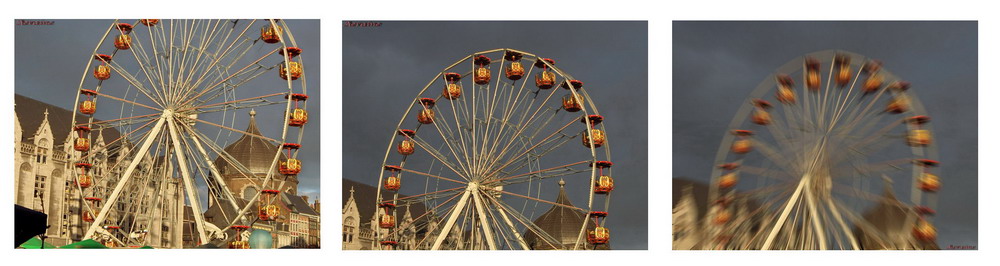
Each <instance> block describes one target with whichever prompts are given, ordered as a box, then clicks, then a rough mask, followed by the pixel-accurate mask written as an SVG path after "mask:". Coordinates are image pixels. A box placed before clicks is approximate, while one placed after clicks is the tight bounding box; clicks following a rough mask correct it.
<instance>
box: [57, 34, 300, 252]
mask: <svg viewBox="0 0 1000 266" xmlns="http://www.w3.org/2000/svg"><path fill="white" fill-rule="evenodd" d="M144 21H145V20H140V21H137V22H136V23H135V24H138V23H140V22H142V23H143V24H145V22H144ZM168 21H170V22H171V23H172V22H173V20H168ZM191 21H192V23H194V22H196V21H198V20H191ZM201 21H210V20H201ZM223 21H225V23H230V22H232V23H233V26H235V25H236V24H237V23H239V20H216V26H218V25H219V24H221V23H222V22H223ZM267 21H268V22H269V24H270V25H271V26H272V27H277V23H276V22H275V20H267ZM183 22H185V23H186V22H187V20H183ZM255 22H256V20H252V21H251V22H249V23H247V27H246V29H244V30H243V32H241V33H240V34H238V35H236V36H235V38H234V39H233V40H232V43H233V44H235V43H236V41H237V40H240V39H243V38H247V36H246V35H244V33H246V32H247V30H248V29H249V28H251V27H252V26H254V25H257V23H255ZM279 22H280V23H281V26H282V28H283V29H284V30H283V31H281V36H280V43H281V48H280V49H282V50H281V51H286V50H288V49H289V47H290V46H288V44H286V41H285V38H286V37H287V38H288V40H290V41H291V43H292V45H293V46H292V47H297V45H296V44H295V40H294V37H293V35H292V33H291V30H290V28H289V27H288V26H287V25H286V24H285V23H284V21H283V20H279ZM123 24H126V23H119V20H114V22H113V23H112V24H111V25H110V26H109V28H108V30H107V31H106V32H105V34H104V35H103V36H102V37H101V39H100V41H99V42H98V44H97V46H96V47H95V49H94V52H93V53H92V54H91V55H90V56H89V57H93V56H94V55H99V54H98V53H97V51H98V50H100V49H101V47H102V46H103V45H104V41H105V40H107V39H108V37H109V36H111V35H110V34H111V33H112V32H113V31H114V30H115V29H116V27H118V29H119V30H121V28H120V27H121V25H123ZM130 25H131V24H130ZM147 26H148V27H154V26H155V23H154V24H153V25H147ZM161 27H163V25H161ZM234 28H235V27H234ZM171 30H173V28H171ZM192 30H193V27H192ZM205 30H206V32H207V31H208V28H207V26H206V28H205ZM213 30H214V29H213ZM149 32H150V33H149V34H150V36H151V38H152V30H151V31H149ZM131 33H132V29H131V28H130V29H129V30H128V33H125V32H122V34H123V35H131ZM232 33H233V31H230V32H229V33H228V34H232ZM228 37H229V35H227V37H226V40H224V41H228ZM130 41H131V40H130ZM150 42H151V44H153V49H154V50H155V49H156V47H155V45H156V44H155V43H154V41H153V40H152V39H151V40H150ZM136 44H137V46H138V44H140V43H136ZM203 44H204V43H203ZM169 45H170V46H169V47H174V43H173V41H170V44H169ZM221 45H222V44H221V43H220V49H221ZM115 46H116V47H113V48H114V52H112V55H111V56H106V57H105V56H102V57H100V58H99V59H100V60H102V62H103V63H105V64H108V63H109V61H112V62H113V60H111V58H112V57H113V55H114V54H117V52H118V51H120V50H123V49H119V48H118V47H117V44H116V45H115ZM254 46H256V41H254V42H253V43H251V44H250V45H249V46H248V47H247V48H248V49H249V48H250V47H254ZM165 47H166V46H165ZM230 48H232V46H230ZM125 49H128V48H125ZM133 50H134V49H133ZM275 50H276V51H277V49H275ZM132 53H133V55H135V52H134V51H133V52H132ZM204 53H205V52H200V53H199V56H200V55H202V54H204ZM272 53H274V52H273V51H272ZM185 55H186V54H185ZM268 55H270V54H268ZM136 56H138V55H136ZM209 56H212V55H209ZM265 56H267V55H265ZM154 57H156V59H157V60H159V58H158V57H159V55H154ZM239 57H240V58H241V57H242V56H239ZM294 57H296V56H294V55H293V56H290V57H289V56H284V54H283V53H282V60H281V61H282V62H283V63H282V64H283V65H284V66H285V67H286V68H290V67H289V64H290V63H289V62H290V61H291V59H292V58H294ZM219 59H222V58H221V57H219V58H218V59H217V60H216V62H218V60H219ZM261 59H263V57H262V58H261ZM147 60H148V58H147ZM238 60H239V58H237V59H233V62H234V63H235V62H236V61H238ZM136 61H137V62H138V64H139V65H140V66H139V67H140V68H143V67H142V62H141V61H140V60H139V58H138V57H136ZM259 61H260V59H259V60H258V61H256V62H259ZM296 61H298V62H299V64H300V65H301V64H304V60H303V59H302V57H298V60H296ZM93 64H94V60H88V63H87V66H86V67H85V69H84V73H83V76H82V77H81V81H80V84H79V86H78V91H82V90H84V86H85V84H87V80H88V76H89V74H90V71H91V69H92V66H93ZM251 64H253V63H251ZM213 66H214V63H213ZM248 67H249V66H248ZM209 68H211V66H209ZM112 69H113V68H112ZM216 69H218V68H216ZM143 70H145V69H143ZM266 70H270V69H265V71H264V72H261V73H260V74H263V73H265V72H270V71H266ZM210 71H212V70H209V71H206V72H205V75H207V74H208V73H209V72H210ZM115 72H116V73H124V72H120V71H115ZM238 72H239V71H238ZM125 74H127V73H124V74H121V75H122V76H123V78H124V75H125ZM260 74H257V75H255V76H252V77H250V78H249V79H247V80H245V81H244V82H248V81H250V80H253V79H255V78H256V77H257V76H258V75H260ZM233 76H235V74H234V75H233ZM203 77H204V76H203ZM299 77H300V78H299V79H301V81H300V82H301V86H300V88H301V91H302V94H303V95H304V94H305V93H307V90H306V88H307V87H306V80H305V71H302V73H301V74H300V76H299ZM147 78H148V76H147ZM230 78H231V77H230ZM125 79H126V81H128V82H130V83H131V82H132V81H130V80H127V79H128V78H125ZM226 79H229V78H226ZM286 80H287V83H286V84H287V92H282V93H277V94H272V95H268V96H280V95H291V94H294V92H295V89H296V87H294V86H293V85H292V84H293V82H292V80H293V79H286ZM103 81H104V80H103V79H98V81H97V89H96V90H93V92H95V93H94V94H95V96H96V94H99V93H98V92H99V91H100V88H101V84H102V83H103ZM152 82H153V81H152V80H150V85H152V86H153V87H156V85H155V84H153V83H152ZM161 82H162V80H161ZM240 85H242V84H239V85H236V86H240ZM130 87H131V85H130ZM234 88H235V87H234ZM209 89H212V88H208V89H205V92H207V91H208V90H209ZM224 93H225V92H224V91H223V92H221V93H220V94H224ZM201 95H202V94H199V95H198V96H199V97H200V96H201ZM105 96H107V95H105ZM80 97H81V93H77V95H76V98H75V99H74V105H73V112H74V115H73V118H72V120H71V122H72V124H73V126H77V117H76V116H77V115H81V116H84V117H86V120H87V122H86V124H87V125H90V124H94V120H95V116H94V115H93V114H78V113H76V112H77V109H78V108H79V104H80V100H81V99H80ZM108 97H113V96H108ZM146 97H149V100H151V101H153V102H154V103H156V104H160V105H161V106H162V105H164V103H163V102H160V101H158V99H157V98H154V97H153V96H150V95H148V94H147V95H146ZM199 97H192V98H190V99H189V100H187V101H185V103H188V102H190V101H193V100H195V99H198V98H199ZM264 97H267V96H264ZM258 98H263V97H258ZM119 100H120V101H122V102H123V103H122V107H123V108H124V106H125V104H126V103H131V104H132V106H142V105H141V104H138V103H136V102H131V101H127V100H124V99H119ZM160 100H163V99H162V98H161V99H160ZM94 101H95V102H96V98H95V99H94ZM292 101H293V100H291V99H288V97H286V100H284V102H285V103H286V106H285V112H286V113H290V112H291V102H292ZM205 102H208V101H205ZM306 105H307V102H306V101H304V100H303V101H302V104H301V108H300V109H303V110H305V109H306ZM143 107H149V106H143ZM191 108H198V107H197V105H195V106H192V107H191ZM296 108H299V105H298V104H296ZM150 109H154V110H155V111H164V112H170V110H157V108H150ZM237 109H241V108H234V109H233V110H234V111H235V110H237ZM226 110H227V109H225V108H224V109H222V111H223V112H226ZM197 113H204V112H197ZM164 114H166V113H164ZM233 114H234V115H235V113H233ZM155 115H157V113H152V114H148V115H143V116H140V117H136V118H144V117H146V118H148V117H152V116H155ZM222 117H223V118H225V117H226V115H225V114H223V115H222ZM169 118H172V116H171V117H169ZM124 119H125V118H121V119H113V120H124ZM132 119H134V118H132V117H129V120H132ZM165 119H167V117H165V115H164V117H161V118H149V119H147V120H148V121H146V120H143V121H142V122H147V123H146V124H145V125H143V126H141V127H139V128H136V129H135V130H132V131H131V132H129V133H125V134H121V137H120V138H119V139H116V140H115V141H112V142H111V143H109V144H108V145H106V146H104V147H102V148H105V149H107V148H109V147H111V146H112V145H113V144H114V142H117V141H120V140H127V139H128V138H126V137H127V136H128V135H131V134H132V133H136V131H139V130H142V129H143V128H145V127H148V126H149V125H150V124H152V123H153V122H155V121H161V122H158V123H157V124H162V121H163V120H165ZM192 119H193V120H197V121H199V122H204V123H203V124H211V125H215V126H216V127H219V128H223V129H228V128H227V127H225V126H222V125H218V124H214V123H211V122H208V121H202V120H199V119H197V118H192ZM289 119H290V118H289V116H288V115H285V116H284V121H283V122H284V123H283V124H282V127H283V129H282V137H281V140H280V141H278V142H279V143H283V142H285V141H286V139H287V137H286V134H287V133H288V130H289V127H291V126H290V125H289V123H288V121H289ZM223 121H225V120H223ZM102 122H103V120H102ZM234 122H235V121H234ZM133 124H134V123H133ZM175 124H176V126H175ZM129 125H131V124H129ZM120 126H121V125H118V126H105V128H107V127H112V128H115V129H118V128H120ZM157 126H159V125H157ZM170 126H171V128H172V129H173V128H175V127H176V128H178V130H171V133H174V134H176V133H181V132H180V131H184V130H190V131H191V135H190V136H186V137H187V138H190V140H191V141H194V142H198V139H199V137H204V140H205V142H211V139H209V138H208V137H207V136H204V134H200V133H198V131H200V130H197V129H195V128H194V127H193V126H192V125H188V123H186V122H184V123H182V122H171V123H170ZM182 126H183V128H181V127H182ZM154 128H155V127H154ZM298 128H299V129H297V130H298V131H299V132H298V135H297V136H296V137H294V138H295V139H297V143H302V140H303V135H304V131H305V125H304V124H303V125H300V126H298ZM219 130H220V132H221V131H222V129H219ZM152 131H154V130H152V129H151V130H149V131H146V133H145V134H144V135H143V136H140V137H139V138H138V139H139V140H142V139H147V140H146V142H150V143H151V141H152V140H153V138H155V136H150V135H149V134H150V133H152ZM237 131H239V130H237ZM121 132H124V131H121ZM185 132H186V131H185ZM240 132H242V131H240ZM160 133H162V132H160ZM244 133H246V132H244ZM158 134H159V133H158ZM199 135H200V136H199ZM87 137H88V139H90V138H91V135H88V136H87ZM259 137H263V136H259ZM264 138H266V137H264ZM267 139H270V138H267ZM184 141H185V142H187V139H185V140H184ZM275 141H277V140H275V139H271V142H275ZM173 142H174V143H179V142H177V141H173ZM212 144H214V143H212ZM159 145H160V144H158V146H159ZM216 146H217V145H216ZM210 147H211V146H210ZM198 148H199V149H201V153H202V155H205V150H204V148H203V147H202V145H198ZM190 149H191V147H190V145H189V154H186V155H184V156H193V157H197V156H198V155H196V153H195V152H193V151H190ZM213 151H214V152H216V153H217V154H219V155H220V156H219V158H223V157H226V156H224V155H225V154H227V153H228V152H226V151H225V150H224V149H215V150H213ZM101 152H105V151H104V150H102V151H101ZM84 153H85V155H83V156H81V158H80V159H79V160H80V161H81V162H82V161H83V160H84V159H86V157H87V156H90V155H91V154H93V153H96V152H95V151H92V150H91V151H89V152H84ZM157 153H158V152H157ZM297 154H298V151H297V150H296V152H295V155H297ZM137 155H138V154H137ZM281 155H282V149H280V148H279V149H276V152H275V159H273V160H272V164H271V166H270V170H269V171H268V176H267V178H266V179H265V181H264V182H263V183H261V184H262V185H266V184H268V181H270V178H271V177H272V176H274V175H275V173H274V172H275V167H276V165H277V164H278V162H279V160H280V158H281ZM126 156H131V153H129V154H126ZM206 156H207V155H206ZM144 157H145V156H144ZM178 157H182V156H178ZM229 157H232V155H229ZM296 157H297V156H296ZM122 161H124V160H119V163H121V162H122ZM154 161H156V160H154ZM206 161H207V162H206V164H208V165H212V162H211V161H212V160H211V159H210V157H206ZM166 163H170V162H166ZM226 163H227V164H233V163H236V164H240V163H239V162H234V161H226ZM182 167H184V166H182ZM211 168H213V169H212V170H217V169H215V168H216V167H214V166H213V167H211ZM237 168H240V167H237ZM242 168H246V167H242ZM198 170H199V172H201V171H202V170H201V169H200V167H199V169H198ZM191 173H192V174H194V172H191ZM243 174H244V175H246V174H247V173H243ZM199 177H201V178H202V180H204V181H205V182H210V181H209V179H208V178H207V177H205V176H204V174H203V172H202V174H201V175H199ZM130 178H131V175H129V176H127V177H125V176H119V180H120V181H119V182H127V179H130ZM104 180H108V178H104ZM284 183H285V180H282V181H281V182H280V184H279V187H280V186H284ZM251 185H253V184H251ZM209 190H211V189H209ZM75 191H77V192H78V193H80V195H84V188H82V187H80V185H79V184H78V183H77V184H76V189H75ZM257 191H258V192H257V193H256V194H257V195H256V196H255V197H254V201H249V204H247V206H246V207H245V208H243V209H242V211H241V212H240V213H242V214H241V215H238V216H239V217H237V218H236V219H234V220H233V222H229V223H227V224H228V225H227V226H226V227H225V228H224V229H222V231H225V230H227V229H228V228H230V227H231V226H233V225H234V224H236V223H237V221H238V220H239V219H240V217H245V216H246V215H249V214H247V211H248V210H249V207H250V206H252V205H253V203H254V202H255V200H256V198H257V197H259V195H260V193H261V191H262V189H257ZM208 193H211V191H208ZM199 194H200V193H197V191H195V194H193V195H195V197H185V198H188V199H189V200H191V198H196V197H200V195H199ZM222 194H225V195H228V197H229V198H230V200H229V201H230V202H231V203H232V204H236V203H235V201H233V200H232V198H233V196H232V194H231V193H229V191H223V193H222ZM113 195H114V194H113ZM81 197H82V196H81ZM181 200H183V199H181ZM81 205H83V206H85V207H83V209H85V211H86V212H87V213H94V209H93V208H92V207H91V206H90V205H89V204H81ZM110 205H111V204H105V205H104V206H101V208H100V209H103V210H102V211H101V213H102V214H99V215H98V217H102V216H103V214H104V213H106V212H107V210H108V209H110V208H111V207H110ZM199 208H200V207H199ZM236 209H237V210H239V209H240V208H238V207H236ZM199 214H200V213H199ZM196 216H197V215H196ZM99 220H102V221H103V219H99ZM254 222H256V221H254ZM98 226H99V224H98V223H97V222H92V225H91V226H90V227H91V229H90V230H88V233H87V234H86V235H85V236H84V238H89V237H91V235H92V234H93V233H94V231H95V230H94V228H96V227H98ZM199 229H200V228H199ZM112 237H114V236H113V235H112ZM201 239H205V236H204V235H202V237H201ZM115 240H116V241H118V242H119V243H122V241H121V240H118V239H117V238H115ZM206 241H211V238H210V239H206Z"/></svg>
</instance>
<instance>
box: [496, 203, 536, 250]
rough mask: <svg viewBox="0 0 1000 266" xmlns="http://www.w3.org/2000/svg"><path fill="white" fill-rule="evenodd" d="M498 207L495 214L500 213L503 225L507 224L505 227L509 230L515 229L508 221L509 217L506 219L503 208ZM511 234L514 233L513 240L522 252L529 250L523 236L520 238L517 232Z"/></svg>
mask: <svg viewBox="0 0 1000 266" xmlns="http://www.w3.org/2000/svg"><path fill="white" fill-rule="evenodd" d="M498 207H499V208H497V212H498V213H500V217H501V218H503V221H504V222H505V223H507V226H508V227H510V228H517V227H515V226H514V223H513V222H511V221H510V217H507V212H505V211H504V209H503V207H500V206H498ZM511 232H513V233H514V238H515V239H516V240H517V244H518V245H521V248H523V249H524V250H530V249H531V247H530V246H528V243H527V242H525V241H524V236H522V235H521V233H519V232H517V230H514V231H511Z"/></svg>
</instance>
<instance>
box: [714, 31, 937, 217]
mask: <svg viewBox="0 0 1000 266" xmlns="http://www.w3.org/2000/svg"><path fill="white" fill-rule="evenodd" d="M836 56H846V57H848V59H849V60H850V59H853V60H851V61H853V62H850V63H849V64H850V66H851V67H859V69H858V73H857V75H856V76H853V78H851V79H850V80H851V82H855V83H856V82H858V80H859V79H860V75H861V72H862V70H863V69H861V67H860V66H861V65H863V63H862V64H855V63H858V62H869V61H871V60H873V59H871V58H869V57H866V56H864V55H861V54H857V53H853V52H848V51H844V50H836V49H833V50H824V51H818V52H812V53H808V54H806V55H803V56H800V57H796V58H794V59H792V60H790V61H788V62H787V63H785V64H784V65H782V66H781V67H779V68H777V69H776V70H775V71H774V72H772V73H771V74H769V75H767V77H765V78H764V80H763V81H761V82H760V83H759V84H758V85H757V87H755V88H754V89H753V91H752V92H751V93H750V94H749V95H748V97H747V99H748V100H747V101H743V103H741V104H740V105H739V108H738V110H737V111H736V113H735V115H734V117H733V119H732V120H731V122H730V124H729V125H728V126H727V133H725V134H724V135H723V138H722V141H721V142H720V144H719V148H718V150H717V152H716V157H715V160H714V163H713V170H712V172H711V175H710V184H711V185H709V197H708V199H709V204H710V208H714V207H712V205H711V201H712V200H716V199H720V200H721V197H723V196H722V195H721V190H722V189H721V188H719V187H718V186H715V184H717V182H719V179H720V178H721V177H722V176H723V173H724V171H723V170H722V168H720V167H716V166H723V165H725V164H727V163H736V164H741V163H742V160H743V159H742V157H737V159H738V160H736V161H731V160H728V158H730V155H731V154H732V153H730V151H729V149H730V147H731V146H732V145H733V143H734V142H735V141H736V140H737V137H736V136H735V135H733V134H731V133H728V132H732V131H734V130H739V129H742V128H743V127H742V126H744V125H746V124H749V121H750V113H751V111H754V108H755V107H754V104H755V103H754V101H751V100H753V99H765V98H769V97H768V94H767V93H769V92H771V91H774V90H775V87H776V86H777V83H778V81H777V79H778V78H780V76H781V75H784V74H793V73H798V72H801V73H802V75H803V80H804V79H805V77H804V75H805V74H806V72H805V67H806V66H805V65H804V63H803V62H804V61H805V60H806V59H808V58H817V59H820V65H821V66H823V65H826V64H828V63H829V64H830V67H831V69H830V73H829V74H830V75H831V76H830V77H825V82H826V83H827V85H826V87H821V90H823V91H824V92H829V91H830V90H838V89H837V88H835V87H832V86H830V82H831V81H832V75H833V64H834V61H835V60H836V59H837V58H836ZM831 57H834V58H832V59H831ZM858 59H860V60H858ZM820 73H822V72H820ZM878 74H879V75H881V76H882V77H883V79H882V80H883V82H885V81H889V82H885V83H883V84H882V85H881V86H882V88H880V89H879V93H880V94H881V93H882V92H884V91H886V90H888V89H887V88H885V87H888V86H891V84H889V83H891V82H902V81H903V79H901V78H899V77H898V76H896V75H894V74H893V73H892V72H889V71H888V70H886V69H884V68H881V69H880V70H878ZM887 84H889V85H887ZM855 85H856V84H853V83H852V84H851V85H850V86H851V89H854V87H855ZM799 86H801V92H802V94H803V95H805V94H808V93H814V92H808V91H806V85H805V84H801V85H799V84H796V86H793V89H794V90H795V91H796V93H798V92H799V91H800V90H799V88H795V87H799ZM844 90H846V89H844ZM860 93H861V92H860V91H859V92H858V94H860ZM892 93H899V94H902V95H904V96H905V97H906V98H907V100H908V101H909V103H910V109H909V110H908V111H906V112H905V113H904V114H903V116H904V117H910V116H913V115H917V116H921V115H924V116H925V115H926V114H927V112H926V110H925V109H924V107H923V104H922V102H921V101H920V99H919V98H918V97H916V95H915V93H913V91H911V90H903V91H900V92H895V91H894V92H892ZM817 97H818V96H817ZM838 97H839V96H838ZM849 98H850V94H848V96H847V99H849ZM793 104H794V105H797V106H799V107H801V106H802V105H803V103H800V102H795V103H793ZM871 104H874V100H873V101H872V103H871ZM845 106H846V105H845ZM802 108H809V107H808V106H806V107H802ZM783 109H784V110H786V111H787V110H788V109H786V108H784V107H783ZM859 119H860V118H859ZM922 128H924V129H926V130H928V131H932V127H931V126H930V125H927V126H922ZM910 129H912V126H911V125H910V124H908V123H907V124H906V130H907V131H909V130H910ZM768 130H771V128H770V127H768ZM762 134H763V133H762ZM772 134H773V133H772ZM775 138H776V136H775ZM757 143H759V141H754V144H757ZM755 146H756V145H755ZM918 149H919V150H920V151H919V152H918ZM755 153H757V152H755ZM908 155H909V156H912V157H914V158H928V159H931V160H935V159H937V145H936V144H932V145H926V146H919V147H918V146H912V148H911V151H910V152H909V154H908ZM904 159H905V158H904ZM911 160H913V159H911ZM912 169H914V171H913V173H912V174H911V181H912V182H914V183H913V184H916V179H917V178H918V173H919V172H918V170H917V167H915V166H913V168H912ZM778 171H780V170H778ZM883 176H884V174H883ZM758 179H759V177H758ZM733 191H735V189H734V190H732V191H730V193H733ZM910 191H911V196H912V198H911V199H910V201H911V202H910V203H909V205H908V206H910V207H924V206H927V205H933V206H936V194H935V193H928V192H923V191H920V190H919V189H917V188H916V186H915V185H912V186H911V190H910ZM921 195H928V198H927V199H923V200H922V199H921ZM726 197H730V196H726ZM779 198H783V197H779ZM779 202H780V200H779ZM925 203H927V205H925ZM761 208H763V207H761ZM837 209H838V207H834V208H832V210H834V211H835V210H837ZM855 216H856V214H855ZM852 219H857V217H855V218H852ZM920 219H924V218H920ZM911 220H912V219H910V220H908V221H907V223H908V224H909V223H910V222H912V221H911ZM744 221H746V220H744ZM729 223H733V222H732V221H730V222H729ZM852 223H853V224H855V226H861V225H857V223H855V222H852ZM774 230H777V229H774ZM866 231H867V229H866Z"/></svg>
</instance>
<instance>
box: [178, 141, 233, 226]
mask: <svg viewBox="0 0 1000 266" xmlns="http://www.w3.org/2000/svg"><path fill="white" fill-rule="evenodd" d="M180 125H181V126H182V127H183V128H184V131H186V132H190V134H188V138H190V139H191V142H193V143H194V145H193V146H194V147H195V148H197V150H198V152H199V154H200V155H201V159H202V160H203V163H204V164H205V168H207V169H208V170H209V171H210V172H211V174H210V175H205V174H204V173H202V176H203V177H205V176H208V177H211V178H212V179H211V180H212V181H215V184H216V185H218V189H216V190H217V191H216V193H217V194H216V195H222V196H223V198H224V199H226V200H227V201H229V203H230V206H231V207H232V208H233V210H239V209H240V207H239V206H238V205H237V202H236V197H235V196H233V193H232V190H230V189H229V186H228V185H227V184H226V181H225V179H223V178H222V174H221V173H219V170H218V169H219V168H218V166H217V165H215V163H214V162H212V160H211V157H209V155H208V152H206V151H205V147H203V146H202V144H201V141H200V140H199V138H202V137H203V135H201V134H198V132H197V130H196V129H195V128H194V127H192V126H190V125H188V124H183V123H182V124H180ZM205 142H211V141H209V140H207V139H206V140H205ZM190 146H191V145H189V147H190ZM188 150H189V151H190V150H191V149H188ZM192 157H195V156H192ZM208 180H209V179H208V178H205V181H206V183H209V182H208ZM208 187H209V188H210V189H211V188H213V186H211V184H210V183H209V185H208ZM210 194H211V193H210ZM237 215H240V214H237ZM224 220H227V221H228V220H229V219H228V218H224ZM244 222H246V219H245V220H244Z"/></svg>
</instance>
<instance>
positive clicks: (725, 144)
mask: <svg viewBox="0 0 1000 266" xmlns="http://www.w3.org/2000/svg"><path fill="white" fill-rule="evenodd" d="M775 73H776V74H774V75H771V76H769V77H768V78H766V79H765V80H764V81H763V82H761V83H760V84H759V85H758V86H757V88H756V89H755V90H754V91H753V92H752V93H751V96H750V97H749V98H748V99H747V100H746V101H745V102H744V103H742V104H741V106H740V108H739V111H737V113H736V116H735V117H734V118H733V120H732V122H731V123H730V125H729V130H728V132H727V133H726V135H725V136H724V137H723V140H722V143H721V145H720V147H719V150H718V153H717V155H716V159H715V166H716V167H715V168H714V170H713V171H712V174H711V180H712V183H711V184H712V185H711V186H710V190H709V201H710V202H709V203H708V206H710V207H709V212H708V216H707V217H708V218H707V219H708V220H707V221H706V224H707V226H708V227H707V228H708V236H709V238H708V241H709V242H710V244H709V247H708V248H712V249H764V250H767V249H913V248H920V247H924V246H925V245H926V244H927V243H929V242H933V241H934V239H935V237H936V229H935V228H934V226H933V225H932V222H933V215H934V213H935V208H936V201H937V196H936V192H937V191H938V189H939V188H940V186H941V183H940V181H939V179H938V177H937V175H935V173H936V172H937V170H936V168H935V167H936V166H938V164H939V163H938V161H936V160H937V148H936V143H935V142H934V141H933V137H932V133H931V132H932V131H931V127H930V124H929V122H930V121H931V120H930V117H929V116H928V115H927V113H926V112H925V110H924V108H923V105H922V104H921V102H920V101H919V100H918V99H917V97H916V96H915V95H913V93H912V91H910V90H909V89H910V87H911V84H910V83H908V82H905V81H902V80H901V79H900V78H898V77H896V76H895V75H893V74H892V73H890V72H888V71H887V70H885V69H883V68H882V62H880V61H878V60H872V59H869V58H866V57H864V56H862V55H858V54H854V53H849V52H844V51H833V50H829V51H821V52H815V53H810V54H807V55H805V56H803V57H800V58H797V59H794V60H792V61H790V62H788V63H786V64H785V65H783V66H782V67H780V68H778V69H777V70H776V71H775ZM772 100H774V101H775V102H772ZM893 187H900V188H908V189H905V193H904V195H902V197H901V198H902V199H904V200H898V199H897V198H896V194H897V193H896V192H895V191H894V190H893ZM879 188H882V190H883V192H879ZM876 205H882V206H889V207H888V208H889V209H895V210H898V211H899V212H900V213H903V215H902V216H903V217H904V218H903V220H904V221H903V224H904V225H903V226H902V230H900V231H901V232H905V233H903V234H900V233H892V232H887V230H886V228H885V226H883V225H879V224H877V223H878V222H873V220H872V218H873V217H874V216H877V214H871V213H869V214H866V213H864V210H865V209H871V208H873V207H874V206H876ZM900 239H904V240H903V242H905V243H906V244H905V245H902V246H900V245H899V244H898V243H900V241H899V240H900Z"/></svg>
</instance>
